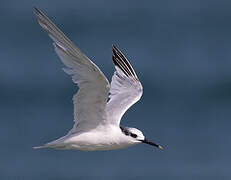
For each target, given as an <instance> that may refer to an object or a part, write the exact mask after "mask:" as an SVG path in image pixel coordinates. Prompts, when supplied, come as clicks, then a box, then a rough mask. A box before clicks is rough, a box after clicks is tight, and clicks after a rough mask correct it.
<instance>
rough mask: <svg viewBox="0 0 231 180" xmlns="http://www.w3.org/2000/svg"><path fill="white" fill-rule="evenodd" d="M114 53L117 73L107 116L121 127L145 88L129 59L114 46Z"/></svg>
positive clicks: (115, 73)
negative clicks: (126, 113)
mask: <svg viewBox="0 0 231 180" xmlns="http://www.w3.org/2000/svg"><path fill="white" fill-rule="evenodd" d="M112 51H113V56H112V59H113V62H114V64H115V69H116V71H115V72H114V75H113V76H112V81H111V88H110V95H109V98H110V100H109V101H108V103H107V114H108V116H109V117H111V118H112V119H111V121H112V123H114V124H117V125H119V124H120V119H121V118H122V116H123V114H124V113H125V112H126V111H127V110H128V109H129V108H130V107H131V106H132V105H133V104H134V103H136V102H137V101H138V100H139V99H140V98H141V96H142V93H143V88H142V85H141V83H140V81H139V79H138V77H137V75H136V73H135V71H134V69H133V68H132V66H131V64H130V63H129V61H128V59H127V58H126V57H125V56H124V55H123V54H122V52H121V51H120V50H119V49H118V48H117V47H115V46H114V45H113V46H112Z"/></svg>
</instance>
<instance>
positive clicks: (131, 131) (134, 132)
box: [120, 127, 163, 149]
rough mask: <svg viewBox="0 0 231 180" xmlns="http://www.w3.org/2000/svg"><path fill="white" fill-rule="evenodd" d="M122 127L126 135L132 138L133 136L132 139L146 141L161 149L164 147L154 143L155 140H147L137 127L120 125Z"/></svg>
mask: <svg viewBox="0 0 231 180" xmlns="http://www.w3.org/2000/svg"><path fill="white" fill-rule="evenodd" d="M120 129H121V130H122V132H123V133H124V134H125V135H126V136H129V137H131V138H133V139H132V140H133V141H135V142H137V143H140V142H142V143H145V144H149V145H152V146H155V147H157V148H159V149H163V148H162V146H160V145H158V144H156V143H154V142H151V141H149V140H147V139H146V138H145V136H144V135H143V133H142V132H141V131H140V130H139V129H136V128H130V127H120Z"/></svg>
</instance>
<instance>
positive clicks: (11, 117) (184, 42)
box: [0, 0, 231, 180]
mask: <svg viewBox="0 0 231 180" xmlns="http://www.w3.org/2000/svg"><path fill="white" fill-rule="evenodd" d="M35 5H36V6H38V7H40V8H41V9H42V10H43V11H44V12H46V14H47V15H48V16H49V17H50V18H51V19H52V20H54V21H55V23H56V24H57V25H58V26H59V27H60V28H61V29H62V30H63V31H64V32H65V33H66V34H67V35H68V36H69V37H70V38H71V39H72V40H73V41H74V42H77V44H78V46H79V47H80V48H81V49H82V50H83V51H84V52H85V53H86V54H87V55H88V56H89V57H90V58H91V59H93V60H94V62H95V63H96V64H97V65H99V67H100V68H101V69H102V71H103V72H104V73H105V75H106V76H107V77H108V78H110V77H111V75H112V73H113V71H114V67H113V64H112V61H111V54H112V53H111V44H116V45H117V46H119V48H121V49H122V50H123V52H124V53H125V54H126V55H127V57H128V58H129V59H130V61H131V63H132V64H133V66H134V68H135V69H136V71H137V74H138V75H139V77H140V80H141V81H142V84H143V86H144V96H143V97H142V99H141V101H140V102H139V103H137V104H136V105H135V106H133V107H132V108H131V109H130V110H129V111H128V113H126V115H125V116H124V118H123V120H122V124H124V125H126V126H131V127H138V128H139V129H141V130H142V131H143V132H144V134H145V135H146V136H147V137H148V138H149V139H152V140H153V141H154V142H157V143H160V144H161V145H163V146H164V147H165V150H164V151H159V150H157V149H153V148H151V147H149V146H147V145H137V146H134V147H131V148H128V149H124V150H118V151H108V152H80V151H56V150H49V149H44V150H33V149H32V147H33V146H37V145H40V144H43V143H45V142H47V141H50V140H53V139H55V138H57V137H60V136H62V135H64V134H65V133H66V132H67V131H68V130H69V129H70V128H71V127H72V124H73V121H72V120H73V116H72V114H73V106H72V101H71V99H72V95H73V94H74V93H75V92H76V91H77V88H76V87H75V86H74V85H73V84H72V82H71V80H70V78H69V77H68V76H67V75H66V74H64V73H63V72H62V70H61V67H62V64H61V62H60V61H59V59H58V58H57V56H56V54H55V52H54V50H53V47H52V44H51V40H50V39H49V38H48V37H47V35H46V34H45V33H44V32H42V30H41V28H40V27H39V25H38V24H37V21H36V19H35V17H34V15H33V13H32V8H33V6H35ZM230 8H231V2H229V1H225V0H223V1H208V0H207V1H203V2H201V1H182V0H177V1H166V0H164V1H157V2H155V1H150V2H148V1H146V2H142V1H132V2H131V1H129V2H124V1H121V0H117V1H89V0H88V1H76V0H75V1H74V0H71V1H68V3H67V2H65V1H59V2H56V3H55V5H54V4H53V3H51V2H47V1H45V0H44V1H41V0H40V1H35V0H33V1H18V2H16V1H10V0H9V1H4V0H2V3H1V6H0V22H1V29H0V32H1V33H0V39H1V43H0V49H1V54H0V59H1V66H0V87H1V88H0V92H1V93H0V100H1V101H0V114H1V126H0V142H1V148H0V154H1V156H0V157H1V160H0V179H23V180H25V179H34V180H36V179H39V180H40V179H44V180H45V179H49V180H50V179H56V180H59V179H60V180H61V179H62V180H63V179H68V180H72V179H93V178H95V179H118V178H121V179H125V178H126V179H154V178H156V179H160V180H162V179H163V180H165V179H171V180H173V179H176V180H181V179H189V180H191V179H192V180H194V179H197V180H202V179H203V180H205V179H209V180H213V179H214V180H217V179H219V180H226V179H227V180H228V179H230V178H231V171H230V161H231V158H230V156H229V153H230V150H231V145H230V142H229V139H228V138H229V137H230V125H231V123H230V117H231V111H230V109H231V71H230V69H231V61H230V57H231V53H230V52H231V51H230V50H231V34H230V32H231V23H230V17H231V12H230Z"/></svg>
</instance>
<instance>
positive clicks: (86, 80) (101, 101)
mask: <svg viewBox="0 0 231 180" xmlns="http://www.w3.org/2000/svg"><path fill="white" fill-rule="evenodd" d="M35 15H36V16H37V18H38V22H39V24H40V25H41V26H42V28H43V29H44V30H45V31H46V32H47V33H48V35H49V36H50V37H51V39H53V41H54V47H55V51H56V53H57V54H58V56H59V57H60V59H61V60H62V62H63V63H64V65H65V66H66V68H65V69H64V71H65V72H66V73H67V74H69V75H71V76H72V80H73V82H74V83H76V84H78V86H79V91H78V93H77V94H75V95H74V96H73V103H74V121H75V124H74V127H73V128H72V130H71V131H70V132H72V133H74V132H76V131H85V130H89V129H92V128H95V127H96V126H98V125H99V124H101V123H103V121H106V113H105V108H106V103H107V98H108V92H109V87H110V85H109V82H108V80H107V79H106V77H105V76H104V74H103V73H102V72H101V71H100V69H99V68H98V67H97V66H96V65H95V64H94V63H93V62H92V61H91V60H90V59H89V58H88V57H87V56H85V55H84V54H83V53H82V52H81V51H80V50H79V49H78V48H77V47H76V46H75V45H74V44H73V43H72V42H71V40H69V39H68V38H67V37H66V36H65V35H64V34H63V32H62V31H61V30H59V29H58V28H57V27H56V26H55V24H54V23H52V22H51V20H50V19H49V18H48V17H47V16H46V15H45V14H43V13H42V12H41V11H40V10H39V9H38V8H35Z"/></svg>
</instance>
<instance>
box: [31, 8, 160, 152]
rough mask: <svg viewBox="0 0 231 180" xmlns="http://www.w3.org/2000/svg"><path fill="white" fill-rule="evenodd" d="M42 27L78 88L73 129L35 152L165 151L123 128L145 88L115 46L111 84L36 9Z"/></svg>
mask: <svg viewBox="0 0 231 180" xmlns="http://www.w3.org/2000/svg"><path fill="white" fill-rule="evenodd" d="M34 13H35V15H36V16H37V18H38V22H39V24H40V25H41V27H42V28H43V29H44V30H45V31H46V32H47V33H48V35H49V36H50V37H51V39H52V40H53V41H54V43H53V45H54V48H55V51H56V53H57V54H58V56H59V58H60V59H61V61H62V62H63V63H64V65H65V66H66V68H64V71H65V72H66V73H67V74H69V75H71V76H72V80H73V82H74V83H76V84H77V85H78V87H79V90H78V93H77V94H75V95H74V96H73V103H74V126H73V128H72V129H71V130H70V131H69V132H68V133H67V135H65V136H63V137H61V138H59V139H57V140H54V141H52V142H49V143H46V144H45V145H43V146H39V147H35V148H55V149H76V150H83V151H95V150H113V149H122V148H126V147H129V146H132V145H135V144H139V143H146V144H149V145H152V146H155V147H157V148H159V149H162V147H161V146H160V145H158V144H156V143H153V142H151V141H149V140H147V139H146V138H145V136H144V135H143V133H142V132H141V131H140V130H138V129H136V128H131V127H122V126H120V120H121V118H122V116H123V114H124V113H125V112H126V111H127V110H128V109H129V108H130V107H131V106H132V105H133V104H134V103H136V102H137V101H138V100H139V99H140V98H141V96H142V93H143V88H142V85H141V83H140V81H139V79H138V77H137V75H136V73H135V71H134V69H133V68H132V66H131V64H130V63H129V61H128V59H127V58H126V57H125V56H124V55H123V54H122V52H121V51H120V50H119V49H118V48H117V47H116V46H114V45H113V46H112V50H113V56H112V59H113V62H114V65H115V69H116V71H115V72H114V75H113V76H112V82H111V84H110V83H109V82H108V80H107V78H106V77H105V76H104V74H103V73H102V72H101V70H100V69H99V68H98V66H97V65H95V64H94V63H93V62H92V61H91V60H90V59H89V58H88V57H87V56H86V55H84V54H83V53H82V52H81V51H80V50H79V49H78V48H77V47H76V46H75V45H74V44H73V43H72V42H71V40H70V39H68V38H67V37H66V36H65V35H64V33H63V32H62V31H61V30H60V29H59V28H58V27H57V26H56V25H55V24H54V23H53V22H52V21H51V20H50V19H49V18H48V17H47V16H46V15H45V14H44V13H43V12H42V11H41V10H39V9H38V8H34Z"/></svg>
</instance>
